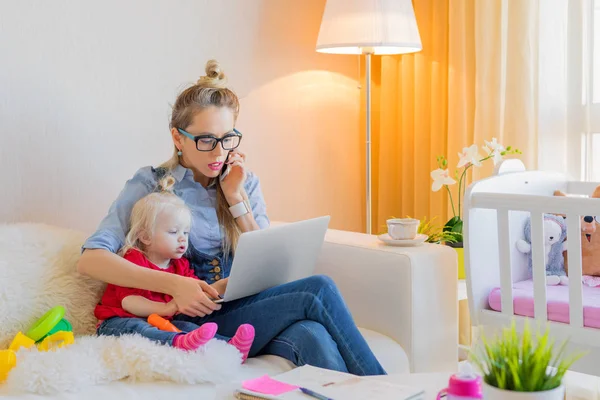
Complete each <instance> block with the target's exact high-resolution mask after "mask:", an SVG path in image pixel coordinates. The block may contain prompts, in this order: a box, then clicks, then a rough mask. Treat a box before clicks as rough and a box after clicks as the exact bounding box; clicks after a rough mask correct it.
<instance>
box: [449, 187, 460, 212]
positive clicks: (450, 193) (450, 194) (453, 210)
mask: <svg viewBox="0 0 600 400" xmlns="http://www.w3.org/2000/svg"><path fill="white" fill-rule="evenodd" d="M446 190H447V191H448V196H449V197H450V204H452V215H454V216H456V210H455V209H454V200H453V199H452V192H450V188H449V187H448V185H446ZM458 201H460V198H459V199H458Z"/></svg>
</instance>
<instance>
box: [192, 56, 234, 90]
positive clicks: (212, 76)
mask: <svg viewBox="0 0 600 400" xmlns="http://www.w3.org/2000/svg"><path fill="white" fill-rule="evenodd" d="M204 70H205V73H206V75H205V76H201V77H200V79H198V82H196V84H198V85H200V86H205V87H214V88H224V87H226V84H227V77H226V76H225V72H223V69H222V68H221V65H220V64H219V62H218V61H217V60H208V61H207V62H206V67H205V69H204Z"/></svg>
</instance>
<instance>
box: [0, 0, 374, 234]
mask: <svg viewBox="0 0 600 400" xmlns="http://www.w3.org/2000/svg"><path fill="white" fill-rule="evenodd" d="M324 4H325V1H324V0H305V1H302V2H298V1H295V0H238V1H235V0H219V1H214V0H211V1H208V0H204V1H201V0H186V1H183V0H177V1H174V0H153V1H148V0H128V1H120V0H106V1H102V2H93V1H68V0H53V1H33V0H24V1H14V0H0V171H2V173H1V174H0V188H2V189H1V190H2V191H1V192H0V221H2V222H5V221H39V222H45V223H50V224H57V225H61V226H67V227H72V228H76V229H82V230H86V231H90V230H92V229H94V228H95V227H96V225H97V223H98V222H99V220H100V219H101V218H102V216H103V215H104V213H105V212H106V210H107V208H108V206H109V205H110V203H111V202H112V200H113V199H114V198H115V196H116V195H117V194H118V192H119V190H120V189H121V188H122V186H123V184H124V182H125V180H126V179H127V178H129V177H130V176H131V175H132V174H133V173H134V172H135V171H136V169H137V168H139V167H141V166H145V165H150V164H152V165H157V164H159V163H160V162H162V161H164V160H165V159H167V158H168V157H169V156H170V154H171V149H172V147H171V145H170V137H169V131H168V120H169V111H170V108H169V104H170V103H171V102H173V101H174V99H175V96H176V94H177V93H178V92H179V91H180V90H181V89H182V88H183V87H184V86H185V85H187V84H189V83H191V82H193V81H194V80H195V79H197V77H198V76H199V75H200V74H201V73H203V71H204V64H205V62H206V61H207V60H208V59H209V58H216V59H218V60H219V61H220V62H221V63H222V65H223V66H224V68H225V71H226V73H228V75H229V78H230V82H231V84H232V87H233V89H234V90H236V91H237V93H238V94H239V95H240V97H241V99H242V100H241V103H242V106H241V113H240V117H239V121H238V128H239V129H240V130H241V131H242V132H244V134H245V138H244V143H243V146H242V147H243V148H241V150H243V151H245V152H246V153H247V154H248V164H249V166H250V168H251V169H252V170H254V171H255V172H256V173H258V174H259V176H260V177H261V180H262V184H263V190H264V192H265V197H266V199H267V204H268V208H269V211H270V216H271V218H272V219H275V220H297V219H301V218H308V217H313V216H317V215H323V214H330V215H331V216H332V223H331V226H332V227H334V228H339V229H348V230H360V229H362V220H363V213H362V209H363V207H362V204H363V200H362V197H363V196H362V193H363V189H362V188H363V179H362V172H361V171H362V168H361V165H360V154H359V153H360V139H359V129H358V128H359V123H358V118H359V91H358V89H357V83H356V77H357V61H356V58H352V57H350V56H335V55H323V54H318V53H316V52H315V51H314V45H315V42H316V38H317V34H318V29H319V24H320V19H321V14H322V11H323V8H324Z"/></svg>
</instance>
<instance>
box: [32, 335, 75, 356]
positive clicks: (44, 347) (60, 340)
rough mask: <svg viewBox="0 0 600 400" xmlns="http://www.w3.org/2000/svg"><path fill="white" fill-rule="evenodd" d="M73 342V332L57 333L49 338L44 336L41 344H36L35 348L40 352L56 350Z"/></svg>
mask: <svg viewBox="0 0 600 400" xmlns="http://www.w3.org/2000/svg"><path fill="white" fill-rule="evenodd" d="M74 341H75V337H74V336H73V332H65V331H59V332H56V333H55V334H52V335H50V336H46V338H45V339H44V340H43V341H42V343H40V344H38V346H37V348H38V349H39V350H41V351H50V350H56V349H60V348H61V347H65V346H68V345H70V344H73V342H74Z"/></svg>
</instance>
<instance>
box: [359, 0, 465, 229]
mask: <svg viewBox="0 0 600 400" xmlns="http://www.w3.org/2000/svg"><path fill="white" fill-rule="evenodd" d="M458 3H460V4H459V5H460V7H456V6H453V7H450V4H449V2H448V0H419V1H413V5H414V8H415V14H416V18H417V23H418V26H419V33H420V35H421V42H422V45H423V50H422V51H421V52H418V53H414V54H406V55H400V56H383V57H379V56H373V61H372V64H373V69H372V71H373V72H372V75H373V76H372V132H373V137H372V140H373V144H372V146H373V186H372V187H373V189H372V190H373V221H374V222H373V227H372V228H373V232H374V233H378V232H382V231H385V230H386V228H385V221H386V219H388V218H390V217H392V216H395V217H405V216H412V217H415V218H419V219H422V218H423V217H427V218H429V219H431V218H433V217H437V219H436V223H437V224H438V225H442V224H443V223H445V222H446V220H447V219H448V216H449V208H450V205H449V203H448V196H447V193H446V192H435V193H434V192H432V191H431V183H432V181H431V178H430V172H431V171H432V170H433V169H436V168H437V166H436V157H437V156H438V155H444V156H447V157H448V158H449V162H450V165H456V163H457V161H458V156H457V154H458V152H459V151H460V150H461V149H462V148H463V147H464V146H466V145H467V144H470V143H473V137H474V136H473V135H474V134H473V125H474V111H475V72H474V71H475V55H474V52H475V48H474V46H475V42H474V39H473V37H474V32H473V29H474V20H473V19H474V5H473V4H471V3H472V2H470V1H461V2H458ZM451 22H452V23H451ZM363 87H364V86H363ZM363 90H364V89H363ZM361 97H363V98H364V93H363V96H361ZM364 106H365V104H364V102H363V111H364ZM361 114H362V115H364V112H363V113H361ZM363 118H364V117H363ZM363 121H364V120H363ZM361 125H362V126H364V124H361ZM454 190H457V188H454ZM455 198H456V197H455Z"/></svg>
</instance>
